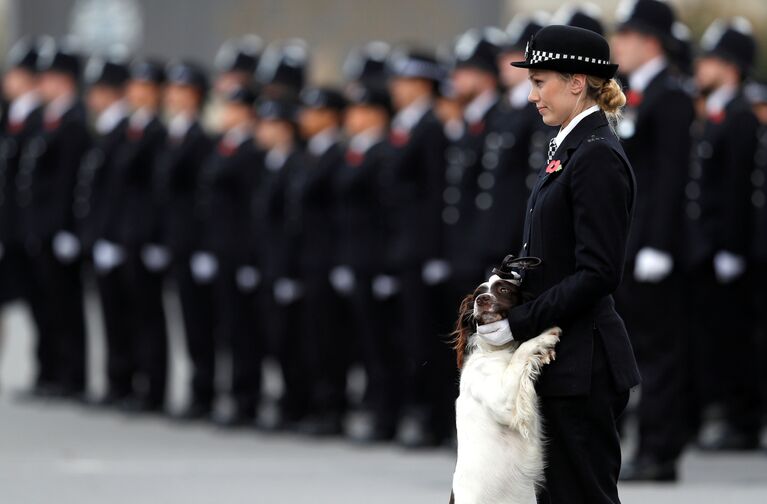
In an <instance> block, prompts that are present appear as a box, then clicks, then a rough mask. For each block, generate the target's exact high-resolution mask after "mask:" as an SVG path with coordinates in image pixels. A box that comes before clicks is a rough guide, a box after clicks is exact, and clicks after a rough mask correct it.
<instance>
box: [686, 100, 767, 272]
mask: <svg viewBox="0 0 767 504" xmlns="http://www.w3.org/2000/svg"><path fill="white" fill-rule="evenodd" d="M758 129H759V123H758V121H757V119H756V116H755V115H754V114H753V112H752V111H751V106H750V105H749V103H748V101H747V100H746V99H745V98H744V97H743V95H741V94H739V95H737V96H735V98H733V99H732V100H731V101H730V103H728V104H727V106H726V107H725V110H724V113H723V115H721V116H720V117H715V118H709V119H708V120H706V122H705V124H704V127H703V132H702V135H701V138H700V139H699V140H698V142H697V145H696V148H695V151H696V154H697V160H696V161H697V163H699V168H700V179H699V181H697V182H696V181H693V184H695V183H699V191H698V192H699V197H698V198H697V203H698V204H699V205H700V212H699V213H695V212H689V211H688V218H690V220H691V222H690V228H691V238H690V240H689V241H688V247H689V260H690V267H692V268H696V267H697V266H699V265H702V264H704V263H707V262H709V261H711V259H712V257H713V256H714V254H716V253H717V252H719V251H722V250H726V251H729V252H731V253H734V254H738V255H741V256H746V255H747V254H748V253H749V252H750V250H749V249H750V247H751V239H752V236H751V232H752V227H751V223H752V222H753V220H752V217H753V213H752V206H751V175H752V172H753V170H754V153H755V152H756V147H757V131H758ZM692 203H695V202H692ZM688 206H690V205H689V204H688Z"/></svg>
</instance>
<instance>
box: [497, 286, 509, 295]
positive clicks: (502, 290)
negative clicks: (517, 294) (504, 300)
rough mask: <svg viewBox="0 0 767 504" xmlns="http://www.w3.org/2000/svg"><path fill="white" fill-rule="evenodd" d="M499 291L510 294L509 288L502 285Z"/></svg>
mask: <svg viewBox="0 0 767 504" xmlns="http://www.w3.org/2000/svg"><path fill="white" fill-rule="evenodd" d="M498 292H500V293H501V294H508V293H509V288H508V287H501V288H500V289H498Z"/></svg>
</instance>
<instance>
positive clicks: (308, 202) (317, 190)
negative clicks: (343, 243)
mask: <svg viewBox="0 0 767 504" xmlns="http://www.w3.org/2000/svg"><path fill="white" fill-rule="evenodd" d="M304 159H305V162H306V168H305V169H304V170H302V172H303V173H302V176H301V179H300V182H299V187H298V191H299V197H300V203H301V247H300V250H299V252H300V256H301V257H300V263H301V269H302V270H303V271H305V272H321V271H327V270H328V269H329V268H330V267H332V266H333V262H334V252H333V251H334V247H335V242H336V238H337V230H336V227H335V225H334V223H333V208H334V205H335V197H334V193H333V190H334V188H333V181H334V180H335V177H336V174H337V173H338V170H339V169H340V168H341V165H342V164H343V162H344V151H343V148H342V146H341V144H339V143H336V144H334V145H332V146H330V147H329V148H328V149H327V150H326V151H325V152H323V153H322V154H321V155H319V156H316V157H315V156H310V155H307V156H305V158H304Z"/></svg>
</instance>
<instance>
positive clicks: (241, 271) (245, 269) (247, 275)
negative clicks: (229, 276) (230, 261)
mask: <svg viewBox="0 0 767 504" xmlns="http://www.w3.org/2000/svg"><path fill="white" fill-rule="evenodd" d="M235 281H236V282H237V288H239V289H240V292H245V293H247V292H253V291H254V290H256V287H258V284H260V283H261V272H260V271H258V270H257V269H256V268H255V267H253V266H240V267H239V268H237V273H236V274H235Z"/></svg>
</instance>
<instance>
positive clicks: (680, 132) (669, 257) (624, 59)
mask: <svg viewBox="0 0 767 504" xmlns="http://www.w3.org/2000/svg"><path fill="white" fill-rule="evenodd" d="M623 14H624V16H623V17H620V18H619V23H620V24H619V25H618V29H617V32H616V34H615V35H614V36H613V39H612V48H613V57H614V59H615V61H616V63H618V65H620V69H621V71H622V72H623V73H624V74H625V75H626V76H627V82H628V93H627V95H628V103H627V106H626V108H625V109H624V117H623V118H622V120H621V122H620V123H619V124H618V128H617V130H618V133H619V135H620V137H621V139H622V140H623V144H624V146H625V149H626V154H627V155H628V156H629V160H630V161H631V164H632V166H633V167H634V172H635V174H636V178H637V184H638V185H639V186H640V187H641V188H642V190H641V191H638V193H637V201H636V210H635V214H634V221H633V225H632V230H631V236H630V238H629V246H628V252H627V253H628V257H629V260H628V264H627V271H626V275H625V276H624V279H623V283H622V285H621V290H620V292H619V296H618V300H619V303H620V309H621V313H622V314H623V316H624V317H625V321H626V325H627V326H628V328H629V334H631V337H632V341H633V344H634V348H635V349H636V353H637V357H638V359H639V362H640V366H641V370H642V378H643V382H642V397H641V402H640V404H639V408H638V416H639V434H640V444H639V449H638V452H637V455H636V460H635V461H634V462H633V463H632V464H627V465H625V466H624V467H623V472H622V475H621V477H622V478H623V479H625V480H673V479H676V461H677V459H678V457H679V455H680V454H681V451H682V448H683V447H684V445H685V441H686V439H687V435H688V433H687V432H686V427H687V425H686V417H685V409H684V408H683V406H684V401H680V400H679V398H680V397H681V396H683V395H684V385H685V378H686V376H687V373H686V369H685V357H686V354H687V348H686V345H685V337H684V327H685V326H684V324H683V322H684V321H683V318H682V316H681V313H680V310H679V305H680V303H681V302H682V299H683V298H682V296H683V292H682V282H683V278H682V275H681V273H682V271H681V270H682V268H681V263H682V247H683V244H682V238H683V236H682V235H681V234H680V233H679V229H680V227H681V224H682V214H683V208H682V205H683V199H684V196H683V194H684V187H685V184H686V182H687V180H686V179H687V170H688V166H689V157H690V126H691V124H692V121H693V117H694V111H693V105H692V98H691V97H690V96H689V95H688V94H687V93H686V92H685V91H684V90H683V89H682V87H681V85H680V84H679V80H678V79H677V78H675V76H674V75H673V73H672V72H673V71H672V70H671V69H670V68H669V56H668V52H669V50H670V48H671V47H672V46H673V44H674V42H675V41H674V38H673V35H672V26H673V23H674V12H673V11H672V9H671V7H670V6H669V4H667V3H665V2H661V1H659V0H639V1H638V2H635V3H634V4H633V9H632V10H631V11H629V12H626V13H623ZM648 313H652V314H653V316H651V317H648Z"/></svg>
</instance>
